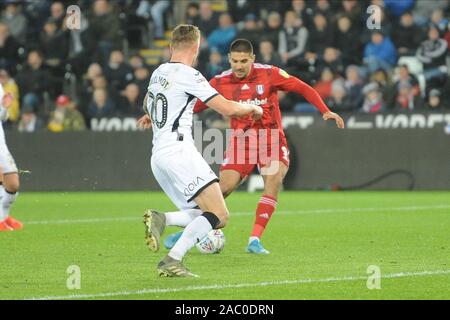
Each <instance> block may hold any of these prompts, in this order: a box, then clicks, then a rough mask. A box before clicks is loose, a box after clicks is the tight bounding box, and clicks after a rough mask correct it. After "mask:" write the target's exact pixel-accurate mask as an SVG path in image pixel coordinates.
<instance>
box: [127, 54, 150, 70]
mask: <svg viewBox="0 0 450 320" xmlns="http://www.w3.org/2000/svg"><path fill="white" fill-rule="evenodd" d="M128 64H129V65H130V67H131V68H132V69H133V70H136V69H137V68H141V67H147V64H146V63H145V60H144V58H143V57H142V56H141V55H139V54H134V55H132V56H131V57H130V58H129V59H128Z"/></svg>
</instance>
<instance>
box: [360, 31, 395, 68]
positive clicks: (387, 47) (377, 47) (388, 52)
mask: <svg viewBox="0 0 450 320" xmlns="http://www.w3.org/2000/svg"><path fill="white" fill-rule="evenodd" d="M396 62H397V51H396V50H395V47H394V44H393V43H392V41H391V40H390V39H389V37H385V36H384V34H383V33H382V32H381V31H380V30H375V31H374V32H373V33H372V39H371V42H369V43H368V44H367V45H366V47H365V48H364V64H365V66H366V67H367V69H368V70H369V72H370V73H373V72H375V71H376V70H378V69H380V68H381V69H383V70H385V71H390V70H391V69H392V67H393V66H394V65H395V63H396Z"/></svg>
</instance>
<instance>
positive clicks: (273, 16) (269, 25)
mask: <svg viewBox="0 0 450 320" xmlns="http://www.w3.org/2000/svg"><path fill="white" fill-rule="evenodd" d="M280 30H281V16H280V14H279V13H278V12H276V11H272V12H270V13H269V15H268V16H267V22H266V26H265V27H264V30H263V34H264V38H265V39H267V40H269V41H270V42H271V43H272V44H273V48H274V49H275V51H277V52H278V48H279V44H278V41H279V36H280Z"/></svg>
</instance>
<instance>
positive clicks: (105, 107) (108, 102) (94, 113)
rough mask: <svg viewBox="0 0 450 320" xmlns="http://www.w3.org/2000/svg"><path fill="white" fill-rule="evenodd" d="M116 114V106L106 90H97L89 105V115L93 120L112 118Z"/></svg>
mask: <svg viewBox="0 0 450 320" xmlns="http://www.w3.org/2000/svg"><path fill="white" fill-rule="evenodd" d="M115 113H116V106H115V105H114V102H113V100H112V99H111V98H110V97H109V96H108V91H107V90H105V89H96V90H95V91H94V93H93V95H92V101H91V103H90V104H89V109H88V115H89V117H90V118H91V119H92V118H97V119H99V118H107V117H112V116H114V115H115Z"/></svg>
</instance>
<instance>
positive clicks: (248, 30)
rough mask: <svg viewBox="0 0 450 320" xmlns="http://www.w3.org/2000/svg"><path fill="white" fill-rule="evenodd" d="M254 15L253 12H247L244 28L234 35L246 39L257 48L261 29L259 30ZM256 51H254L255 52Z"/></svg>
mask: <svg viewBox="0 0 450 320" xmlns="http://www.w3.org/2000/svg"><path fill="white" fill-rule="evenodd" d="M256 19H257V18H256V15H255V14H254V13H248V14H247V15H246V16H245V20H244V28H243V29H242V30H241V31H239V32H238V34H237V35H236V38H237V39H247V40H248V41H250V42H251V43H252V44H253V45H254V46H255V49H257V48H258V44H259V42H260V41H261V40H260V39H261V31H260V30H259V27H258V24H257V21H256ZM257 53H258V52H257V51H256V52H255V54H257Z"/></svg>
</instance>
